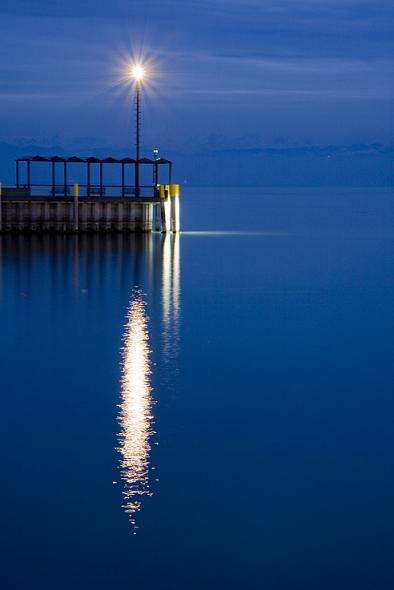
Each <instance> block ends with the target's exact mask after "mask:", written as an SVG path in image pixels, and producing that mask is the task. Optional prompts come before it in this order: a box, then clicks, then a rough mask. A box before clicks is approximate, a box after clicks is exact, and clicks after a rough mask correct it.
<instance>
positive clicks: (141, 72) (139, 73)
mask: <svg viewBox="0 0 394 590" xmlns="http://www.w3.org/2000/svg"><path fill="white" fill-rule="evenodd" d="M131 75H132V77H133V78H134V80H135V82H141V80H142V79H143V78H144V76H145V68H143V67H142V66H141V65H140V64H135V65H134V66H133V67H132V69H131Z"/></svg>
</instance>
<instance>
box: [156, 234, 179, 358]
mask: <svg viewBox="0 0 394 590" xmlns="http://www.w3.org/2000/svg"><path fill="white" fill-rule="evenodd" d="M179 240H180V238H179V234H175V235H174V234H167V235H166V236H165V237H164V239H163V243H162V285H161V297H162V318H163V356H164V360H165V361H169V360H170V359H171V358H174V357H175V356H176V355H177V352H178V347H179V316H180V273H181V268H180V241H179Z"/></svg>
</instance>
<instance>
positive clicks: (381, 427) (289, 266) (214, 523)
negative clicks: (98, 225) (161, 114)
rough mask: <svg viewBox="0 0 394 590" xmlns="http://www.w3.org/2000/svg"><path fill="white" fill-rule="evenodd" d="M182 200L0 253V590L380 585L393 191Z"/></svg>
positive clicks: (393, 512) (393, 415) (210, 195)
mask: <svg viewBox="0 0 394 590" xmlns="http://www.w3.org/2000/svg"><path fill="white" fill-rule="evenodd" d="M182 198H183V227H184V228H185V230H186V231H185V232H184V233H183V234H182V235H180V236H177V237H174V236H167V237H162V236H161V235H154V236H126V235H114V236H78V237H75V236H68V237H64V236H45V237H44V236H43V237H39V236H34V237H29V236H2V238H1V241H0V322H1V331H2V339H1V343H2V344H1V357H0V363H1V415H0V423H1V473H2V486H1V497H2V502H1V507H2V518H1V532H0V536H1V552H0V555H1V568H0V576H1V580H0V582H1V584H0V585H1V588H2V589H4V590H11V589H36V588H37V589H38V588H40V589H41V588H42V589H55V588H56V589H70V588H74V589H82V588H84V589H85V588H92V589H93V588H94V589H100V588H105V589H108V588H129V589H136V590H143V589H144V590H150V589H168V590H178V589H189V588H190V589H218V588H224V589H246V590H248V589H260V588H261V589H267V590H271V589H277V590H279V589H280V590H281V589H286V590H287V589H300V590H301V589H302V590H305V589H310V590H315V589H316V588H319V589H333V588H335V589H338V588H341V589H342V588H344V589H349V588H357V589H368V590H370V589H374V590H375V589H384V590H385V589H391V588H393V587H394V561H393V551H394V507H393V496H394V467H393V459H394V396H393V392H394V387H393V386H394V365H393V357H394V340H393V334H394V309H393V300H394V274H393V264H394V225H393V224H394V205H393V203H394V200H393V195H392V194H390V193H389V192H387V191H383V190H377V189H375V190H365V191H363V190H359V189H358V190H339V189H333V190H328V189H325V190H323V189H305V190H301V189H297V190H296V189H294V190H291V189H281V190H279V189H276V190H268V189H248V190H244V191H240V190H239V189H238V190H235V189H218V190H213V189H186V190H184V195H183V197H182Z"/></svg>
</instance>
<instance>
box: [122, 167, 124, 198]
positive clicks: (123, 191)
mask: <svg viewBox="0 0 394 590" xmlns="http://www.w3.org/2000/svg"><path fill="white" fill-rule="evenodd" d="M122 197H124V162H122Z"/></svg>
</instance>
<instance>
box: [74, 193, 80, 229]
mask: <svg viewBox="0 0 394 590" xmlns="http://www.w3.org/2000/svg"><path fill="white" fill-rule="evenodd" d="M73 194H74V231H78V228H79V210H78V209H79V207H78V205H79V202H78V201H79V199H78V197H79V186H78V184H74V191H73Z"/></svg>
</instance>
